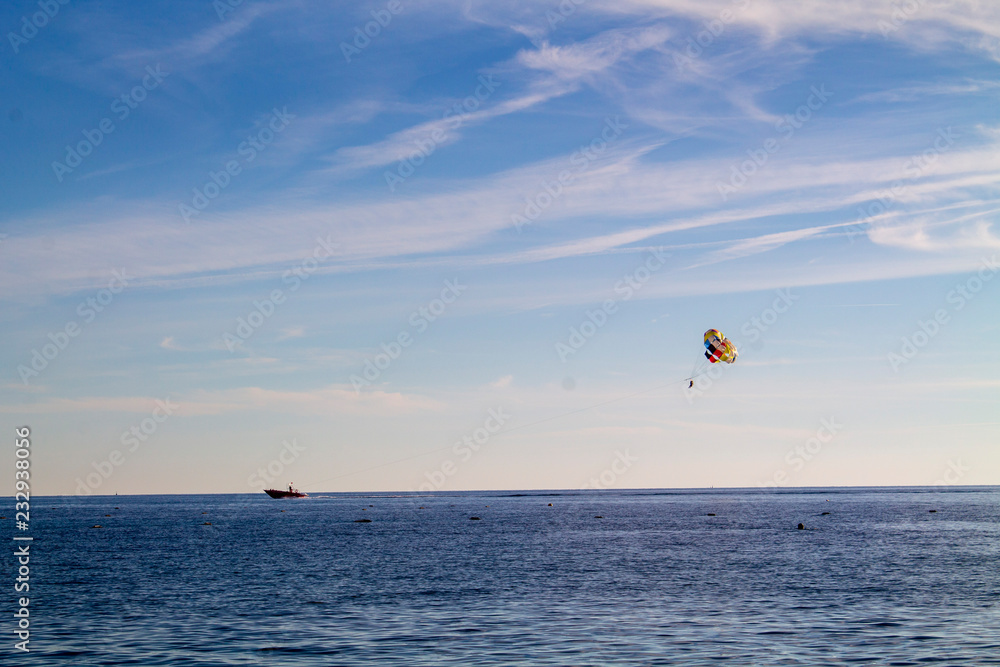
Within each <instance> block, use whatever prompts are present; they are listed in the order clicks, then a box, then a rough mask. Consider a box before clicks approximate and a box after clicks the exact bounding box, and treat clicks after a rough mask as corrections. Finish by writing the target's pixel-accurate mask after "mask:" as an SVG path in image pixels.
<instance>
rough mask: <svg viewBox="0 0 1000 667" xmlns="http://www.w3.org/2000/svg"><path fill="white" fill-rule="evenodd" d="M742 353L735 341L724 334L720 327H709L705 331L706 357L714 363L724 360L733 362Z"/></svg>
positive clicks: (728, 362) (729, 362)
mask: <svg viewBox="0 0 1000 667" xmlns="http://www.w3.org/2000/svg"><path fill="white" fill-rule="evenodd" d="M738 356H740V353H739V352H738V351H737V350H736V346H735V345H733V342H732V341H731V340H729V339H728V338H726V337H725V336H723V335H722V332H721V331H719V330H718V329H709V330H708V331H706V332H705V358H706V359H708V360H709V361H710V362H712V363H713V364H717V363H719V362H720V361H724V362H726V363H727V364H731V363H733V362H734V361H736V357H738Z"/></svg>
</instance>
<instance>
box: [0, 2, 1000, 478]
mask: <svg viewBox="0 0 1000 667" xmlns="http://www.w3.org/2000/svg"><path fill="white" fill-rule="evenodd" d="M40 6H41V5H39V4H37V3H29V2H16V3H7V4H6V5H5V6H4V7H3V8H2V9H0V26H3V31H4V33H5V35H6V37H5V39H4V44H3V45H2V48H3V50H4V51H3V61H4V67H3V69H2V70H0V78H2V81H3V89H4V91H6V94H5V96H4V100H3V105H4V108H3V109H2V111H3V114H2V117H0V126H2V128H3V130H2V133H0V142H2V150H3V154H4V156H5V157H6V159H5V160H3V161H0V194H2V198H3V204H4V205H3V208H2V210H0V234H2V235H3V236H0V298H2V299H3V308H2V311H0V318H2V330H3V340H4V345H3V346H2V348H0V359H2V364H0V367H2V368H3V369H4V379H3V381H2V383H0V397H2V401H0V410H2V412H0V415H2V416H0V421H2V422H3V423H4V424H5V426H4V428H5V429H6V430H7V432H8V433H11V432H12V431H13V429H14V427H15V426H22V425H25V424H27V425H29V426H30V427H31V429H32V432H33V436H34V445H33V446H34V450H33V459H32V466H33V468H32V469H33V471H34V473H33V490H34V491H35V493H40V494H49V493H51V494H72V493H115V492H117V493H160V492H176V493H187V492H256V491H259V489H260V486H261V483H260V481H259V480H261V479H264V478H263V477H262V476H261V475H260V473H259V472H258V471H259V470H263V471H265V472H266V471H267V470H268V467H269V466H270V471H271V472H270V473H267V477H269V478H271V479H272V480H273V484H274V485H281V484H287V483H288V482H289V481H294V482H295V483H296V484H297V485H298V486H300V487H302V488H303V489H305V490H308V491H312V492H316V491H363V490H383V491H384V490H413V489H417V488H420V487H421V486H423V488H425V489H431V488H433V489H441V490H457V489H526V488H571V489H572V488H581V487H585V486H589V487H595V486H596V487H601V488H626V487H701V486H709V485H714V486H757V485H759V484H766V483H777V484H780V485H783V486H810V485H811V486H815V485H881V484H884V485H892V484H935V483H960V484H997V483H1000V452H998V450H997V447H996V443H997V441H998V435H1000V421H998V409H997V408H998V400H1000V380H998V379H997V378H998V377H1000V372H998V371H1000V355H998V352H1000V345H998V343H997V340H998V338H1000V337H998V335H997V334H998V329H1000V309H998V308H997V305H998V300H1000V278H997V279H994V278H995V277H996V276H997V273H998V269H1000V264H998V262H1000V236H998V234H997V229H996V224H995V223H996V220H997V217H998V212H1000V176H998V175H1000V151H998V147H1000V104H998V101H1000V83H998V81H1000V79H998V76H997V75H998V72H1000V7H998V8H994V7H993V6H992V5H988V4H985V3H972V2H961V1H959V0H954V1H951V2H937V1H932V0H925V1H923V2H915V3H912V5H906V6H905V7H902V6H900V5H896V4H892V3H880V2H861V1H848V2H841V3H837V5H836V7H826V8H824V9H823V10H822V11H818V10H816V9H815V8H810V7H809V6H807V5H803V4H801V3H794V2H779V1H777V0H752V1H744V0H738V1H736V2H733V1H730V0H724V1H718V2H712V1H707V0H706V1H699V2H695V1H693V0H635V1H625V2H622V1H615V2H611V1H608V2H601V1H598V0H584V1H582V2H580V3H579V4H575V3H574V2H570V1H569V0H567V1H566V2H563V3H561V4H560V3H557V2H551V3H545V2H541V3H532V4H525V3H507V2H497V3H478V4H470V3H465V2H425V3H408V2H405V1H404V0H399V2H398V3H397V2H375V3H342V4H340V5H338V6H336V7H331V6H329V5H328V4H327V3H318V2H274V3H267V2H251V1H249V0H248V1H246V2H242V3H239V4H236V6H230V5H229V4H223V3H222V2H218V3H215V4H213V3H211V2H188V3H178V2H172V3H152V2H151V3H122V2H87V3H83V2H79V3H77V2H72V3H68V4H65V5H58V11H55V10H54V9H53V7H55V5H53V6H52V7H49V6H48V5H46V6H45V7H49V9H48V11H49V13H50V14H53V15H52V16H51V17H47V16H43V15H42V14H39V12H42V11H43V10H44V9H45V7H42V8H41V9H40ZM32 22H34V23H35V24H36V26H40V27H37V30H34V29H32V28H34V27H36V26H32V25H31V23H32ZM365 31H367V32H368V35H365ZM116 272H117V273H116ZM88 300H89V301H88ZM708 328H718V329H720V330H722V331H723V332H725V333H726V335H728V336H729V337H730V338H731V339H732V340H733V341H734V343H735V344H736V345H737V346H738V347H739V348H740V358H739V360H738V362H737V363H736V364H734V365H733V366H727V367H725V368H722V369H720V368H718V367H714V368H711V369H709V368H706V367H705V366H704V365H703V364H702V363H701V361H703V359H702V356H701V352H702V334H703V332H704V331H705V330H706V329H708ZM400 343H403V344H400ZM366 373H367V375H366ZM693 374H699V376H698V380H697V384H696V386H695V388H694V389H693V390H688V389H687V384H686V381H685V378H688V377H690V376H691V375H693ZM491 411H492V412H491ZM477 440H478V442H477ZM469 442H471V443H472V444H474V445H475V446H474V447H473V446H470V445H469V444H468V443H469ZM285 443H287V444H285ZM8 458H9V459H10V462H11V464H12V463H13V458H12V457H11V456H8Z"/></svg>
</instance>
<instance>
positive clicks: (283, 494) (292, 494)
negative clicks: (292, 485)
mask: <svg viewBox="0 0 1000 667" xmlns="http://www.w3.org/2000/svg"><path fill="white" fill-rule="evenodd" d="M264 493H266V494H267V495H269V496H271V497H272V498H305V497H306V496H308V495H309V494H308V493H301V492H299V491H279V490H278V489H264Z"/></svg>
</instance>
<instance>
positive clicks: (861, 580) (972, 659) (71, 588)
mask: <svg viewBox="0 0 1000 667" xmlns="http://www.w3.org/2000/svg"><path fill="white" fill-rule="evenodd" d="M549 503H551V504H552V506H551V507H550V506H549ZM930 510H936V511H935V512H931V511H930ZM827 513H828V514H827ZM108 514H110V516H105V515H108ZM710 514H714V515H715V516H710ZM470 517H479V520H472V519H470ZM598 517H602V518H598ZM32 519H33V525H32V530H33V533H34V535H35V542H34V543H33V546H32V561H31V564H32V571H31V577H32V583H31V598H32V602H31V606H32V607H31V614H32V616H31V619H32V630H33V632H32V636H31V647H32V652H31V654H30V656H25V657H26V658H28V659H27V660H25V661H23V664H25V665H28V664H34V665H41V664H46V665H47V664H67V665H105V664H108V665H199V666H201V665H204V666H211V665H361V664H364V665H494V664H530V665H611V664H621V665H709V664H713V665H714V664H731V665H926V664H945V665H991V664H992V665H997V664H1000V615H998V608H1000V489H998V488H996V487H989V488H984V487H979V488H956V489H941V488H927V489H812V490H795V491H791V490H788V491H782V492H780V493H768V492H764V491H760V490H754V491H732V490H708V491H655V490H650V491H626V492H580V493H562V492H553V493H545V492H525V493H521V494H518V493H513V492H511V493H508V492H489V493H485V492H484V493H461V494H451V495H443V494H442V495H433V496H426V495H424V496H408V495H403V496H398V495H397V496H390V495H361V494H317V495H314V496H312V497H309V498H306V499H300V500H283V501H279V500H271V499H270V498H267V497H266V496H264V495H263V494H261V495H260V496H259V497H258V496H253V497H251V496H237V495H233V496H217V495H216V496H111V497H108V496H105V497H100V498H98V497H92V498H77V497H67V498H35V499H33V502H32ZM360 519H368V520H370V522H358V520H360ZM206 522H208V523H210V524H211V525H203V524H205V523H206ZM799 523H803V524H804V525H805V527H806V529H805V530H798V529H797V528H796V526H797V524H799ZM95 524H100V525H101V526H102V527H101V528H92V527H91V526H93V525H95ZM5 529H6V530H8V532H10V522H9V520H8V521H7V522H5ZM8 543H9V544H10V543H11V542H8ZM5 562H6V564H7V567H6V569H7V571H8V575H9V578H8V581H12V580H13V576H14V574H13V566H12V565H11V562H12V561H11V558H10V557H8V558H7V559H5ZM4 625H5V626H8V627H11V626H10V625H9V624H8V623H5V624H4ZM8 640H10V641H11V643H13V640H12V639H11V638H10V637H8ZM5 654H6V655H8V656H10V655H11V653H10V652H9V651H5ZM18 659H20V657H19V658H18ZM4 664H7V663H6V662H4Z"/></svg>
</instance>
